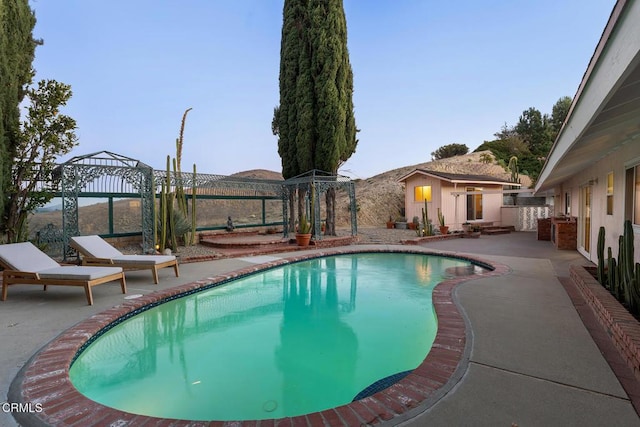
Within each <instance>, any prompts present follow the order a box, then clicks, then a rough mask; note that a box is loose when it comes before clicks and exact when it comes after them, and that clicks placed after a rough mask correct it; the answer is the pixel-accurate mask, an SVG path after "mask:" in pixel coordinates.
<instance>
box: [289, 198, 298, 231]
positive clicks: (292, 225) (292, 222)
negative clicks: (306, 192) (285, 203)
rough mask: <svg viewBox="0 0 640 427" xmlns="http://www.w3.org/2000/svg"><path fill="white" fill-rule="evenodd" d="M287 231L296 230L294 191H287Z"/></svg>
mask: <svg viewBox="0 0 640 427" xmlns="http://www.w3.org/2000/svg"><path fill="white" fill-rule="evenodd" d="M288 225H289V232H290V233H295V232H296V193H295V191H292V192H290V193H289V224H288Z"/></svg>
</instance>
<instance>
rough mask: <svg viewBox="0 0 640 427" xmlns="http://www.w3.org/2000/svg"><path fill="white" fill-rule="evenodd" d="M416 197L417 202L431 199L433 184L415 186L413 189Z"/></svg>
mask: <svg viewBox="0 0 640 427" xmlns="http://www.w3.org/2000/svg"><path fill="white" fill-rule="evenodd" d="M413 194H414V199H415V201H416V202H424V201H425V200H426V201H427V202H430V201H431V186H430V185H422V186H417V187H414V189H413Z"/></svg>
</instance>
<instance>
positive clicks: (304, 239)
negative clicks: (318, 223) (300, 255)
mask: <svg viewBox="0 0 640 427" xmlns="http://www.w3.org/2000/svg"><path fill="white" fill-rule="evenodd" d="M310 241H311V233H309V234H296V243H297V244H298V246H309V242H310Z"/></svg>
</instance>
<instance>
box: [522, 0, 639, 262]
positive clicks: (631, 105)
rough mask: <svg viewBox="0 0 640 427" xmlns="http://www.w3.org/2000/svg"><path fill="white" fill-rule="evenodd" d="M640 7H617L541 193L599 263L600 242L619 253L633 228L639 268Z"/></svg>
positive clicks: (629, 0) (627, 2) (625, 1)
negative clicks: (602, 234) (626, 230)
mask: <svg viewBox="0 0 640 427" xmlns="http://www.w3.org/2000/svg"><path fill="white" fill-rule="evenodd" d="M639 65H640V1H638V0H619V1H618V2H617V3H616V4H615V6H614V8H613V11H612V13H611V16H610V18H609V21H608V23H607V25H606V28H605V29H604V31H603V33H602V36H601V38H600V41H599V43H598V45H597V46H596V49H595V52H594V54H593V56H592V58H591V61H590V63H589V66H588V67H587V70H586V72H585V73H584V77H583V79H582V81H581V83H580V86H579V88H578V91H577V93H576V95H575V96H574V99H573V103H572V105H571V108H570V110H569V114H568V116H567V118H566V120H565V123H564V125H563V127H562V130H561V131H560V133H559V135H558V137H557V138H556V141H555V143H554V145H553V147H552V149H551V152H550V153H549V156H548V158H547V161H546V164H545V166H544V168H543V170H542V172H541V174H540V177H539V179H538V182H537V183H536V186H535V191H536V194H544V193H545V192H547V193H548V192H551V193H552V194H553V197H554V205H555V212H556V214H565V215H567V216H570V217H575V218H576V220H577V249H578V251H579V252H580V253H582V254H583V255H584V256H585V257H586V258H588V259H589V260H591V261H594V262H595V261H597V252H596V251H597V248H596V246H597V244H596V242H597V236H598V229H599V227H600V226H604V227H605V230H606V241H605V248H606V247H611V248H612V250H613V254H614V256H615V255H617V252H618V236H619V235H621V234H622V232H623V223H624V221H625V220H627V219H629V220H631V221H632V223H633V228H634V235H635V247H636V251H635V260H636V261H640V250H638V248H640V66H639Z"/></svg>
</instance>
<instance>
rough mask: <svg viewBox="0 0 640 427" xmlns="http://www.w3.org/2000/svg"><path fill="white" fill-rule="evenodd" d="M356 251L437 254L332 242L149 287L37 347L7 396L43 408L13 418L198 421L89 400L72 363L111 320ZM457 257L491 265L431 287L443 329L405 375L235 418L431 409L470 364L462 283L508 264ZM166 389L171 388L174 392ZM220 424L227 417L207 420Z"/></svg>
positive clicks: (349, 417) (351, 416) (337, 417)
mask: <svg viewBox="0 0 640 427" xmlns="http://www.w3.org/2000/svg"><path fill="white" fill-rule="evenodd" d="M351 253H382V254H390V253H412V254H421V255H428V256H431V255H436V254H433V253H432V251H430V250H429V249H428V248H419V247H415V246H386V245H384V246H383V245H377V246H367V247H362V246H358V245H353V246H348V247H338V248H327V249H323V250H321V251H302V252H296V253H293V254H281V255H278V257H275V258H274V257H272V259H261V260H256V262H257V263H258V264H253V265H247V266H246V267H243V268H239V269H235V270H227V269H224V268H223V269H222V271H223V272H221V273H219V274H212V275H210V276H208V277H205V278H203V279H201V280H198V281H194V282H190V283H186V284H184V285H180V286H177V287H173V288H168V289H163V290H159V291H156V292H152V293H149V294H146V295H144V296H142V297H140V298H137V299H132V300H125V301H124V302H123V303H122V304H119V305H117V306H114V307H112V308H110V309H107V310H105V311H102V312H99V313H96V314H94V315H92V316H90V317H88V318H87V319H86V320H84V321H82V322H80V323H78V324H76V325H75V326H73V327H71V328H69V329H67V330H66V331H64V332H63V333H61V334H60V335H59V336H58V337H56V338H55V339H54V340H52V341H51V342H49V343H47V344H46V345H45V346H43V348H42V349H40V350H39V351H38V352H37V353H36V354H35V355H34V356H33V357H32V358H31V359H30V360H29V361H28V362H27V363H26V364H25V365H24V367H23V368H22V369H21V371H20V372H19V374H18V375H17V376H16V377H15V379H14V380H13V382H12V383H11V387H10V388H9V392H8V393H7V396H8V401H11V402H18V403H22V404H25V405H28V404H29V403H33V402H38V403H39V404H40V405H41V410H39V411H38V412H19V413H17V414H14V417H16V419H17V420H18V421H19V423H21V424H24V425H92V424H95V423H96V422H98V421H99V422H100V423H101V424H102V425H140V424H145V425H147V424H149V425H172V426H176V427H181V426H184V427H186V426H191V427H192V426H194V425H199V424H200V423H198V422H195V421H194V420H192V419H191V417H189V418H187V419H169V418H160V417H150V416H144V415H135V414H131V413H129V412H125V411H122V410H118V409H114V408H111V407H108V406H105V405H102V404H100V403H98V402H95V401H93V400H90V399H88V398H87V397H86V396H84V395H83V394H81V393H79V392H78V390H77V389H76V388H75V387H74V385H73V384H72V383H71V381H70V377H69V369H70V366H71V364H72V363H73V361H74V360H75V359H76V358H77V355H78V353H79V352H81V351H82V350H83V349H84V348H86V347H87V346H88V345H89V344H90V343H91V342H93V340H94V339H95V337H98V336H100V335H101V334H103V333H104V332H105V330H108V329H110V328H111V327H112V326H113V325H116V324H118V323H121V322H122V321H124V320H126V319H129V318H131V317H134V316H135V315H137V314H139V313H140V312H143V311H146V310H148V309H149V308H150V307H154V306H157V305H159V304H163V303H165V302H167V301H170V300H173V299H176V298H180V297H181V296H183V295H188V294H193V293H196V292H200V291H202V290H205V289H208V288H211V287H212V286H213V287H215V286H218V285H220V284H225V283H228V282H229V281H233V280H235V279H239V278H242V277H245V276H247V275H250V274H253V273H256V272H259V271H263V270H266V269H270V268H274V267H279V266H282V265H286V264H289V263H293V262H298V261H304V260H308V259H314V258H317V257H319V256H326V255H342V254H351ZM437 255H442V256H448V257H452V258H464V259H466V260H469V261H471V262H472V263H474V264H476V265H481V266H484V267H486V268H488V269H487V270H485V271H483V272H482V273H481V274H479V275H473V276H467V274H469V273H470V272H471V270H470V268H469V267H463V268H461V269H455V270H453V271H451V273H452V274H456V277H452V278H447V279H445V280H444V281H442V282H440V283H439V284H438V285H437V286H436V287H435V289H434V290H433V292H432V302H433V305H434V307H435V312H436V314H437V319H438V330H437V333H436V337H435V340H434V342H433V344H432V346H431V350H430V351H429V353H428V354H427V357H426V358H425V359H424V360H423V361H422V363H421V364H420V365H419V366H418V367H417V368H416V369H414V370H413V371H411V372H410V373H409V374H408V375H407V376H406V377H404V378H403V379H400V380H399V381H398V382H396V383H395V384H393V385H391V386H390V387H388V388H386V389H384V390H382V391H378V392H375V394H373V395H371V396H369V397H367V398H364V399H361V400H357V401H355V402H350V403H348V404H346V405H341V406H337V407H334V408H330V409H326V410H323V411H320V412H314V413H311V414H306V415H299V416H294V417H287V418H280V419H277V418H275V417H274V419H273V420H270V421H262V422H259V421H255V420H246V421H234V422H233V424H229V425H234V426H238V427H248V426H252V427H255V426H256V425H258V423H260V424H263V423H266V424H267V425H280V424H281V423H284V424H285V425H295V426H307V427H315V426H325V427H326V426H344V425H363V424H364V425H377V424H380V423H383V422H384V421H389V420H392V422H393V423H399V422H402V421H404V420H407V419H409V418H411V417H412V416H415V415H417V414H419V413H421V412H424V411H426V410H427V409H429V408H430V407H432V406H433V405H434V404H435V403H437V402H438V401H439V399H441V398H442V397H443V396H445V395H446V394H447V393H448V392H449V391H451V390H452V389H453V388H454V387H455V385H456V384H457V383H458V382H459V381H460V380H461V378H462V377H463V375H464V372H465V371H466V369H467V361H468V358H469V352H470V349H471V341H472V338H473V335H472V334H471V331H470V329H469V325H468V324H467V322H466V320H465V318H464V316H463V315H462V313H461V311H460V310H459V308H458V305H457V303H456V301H455V289H456V287H457V285H458V284H460V283H463V282H466V281H468V280H469V279H474V278H485V279H486V278H490V277H492V276H499V275H503V274H505V273H507V272H508V271H509V267H508V266H506V265H503V264H499V263H496V262H487V261H484V260H482V259H478V258H477V257H467V256H461V255H459V254H455V253H442V252H441V253H438V254H437ZM171 392H172V391H171V390H169V391H167V393H171ZM208 424H209V425H215V426H220V427H222V426H223V425H226V423H225V422H223V421H213V422H210V423H208Z"/></svg>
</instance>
